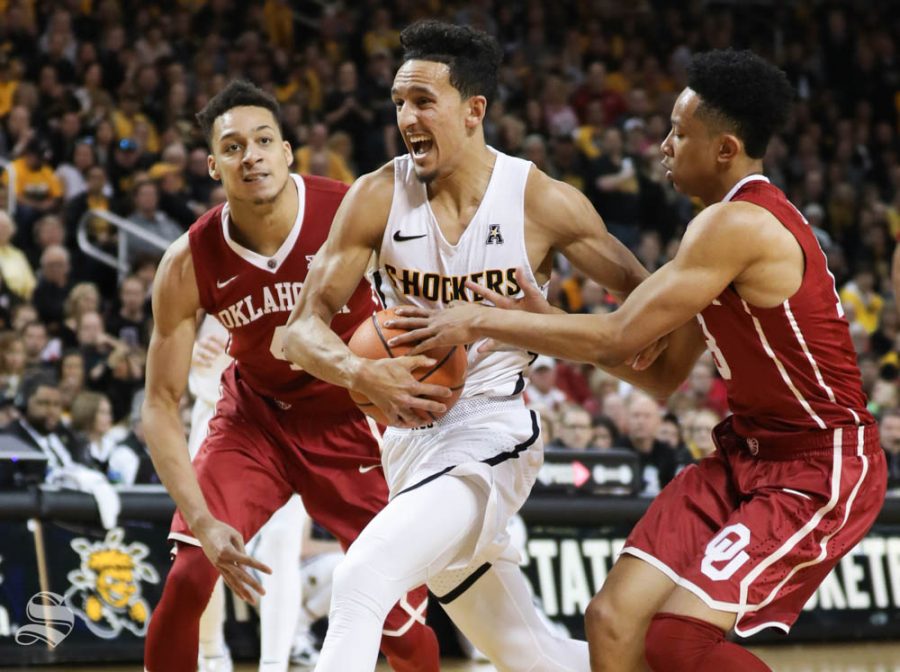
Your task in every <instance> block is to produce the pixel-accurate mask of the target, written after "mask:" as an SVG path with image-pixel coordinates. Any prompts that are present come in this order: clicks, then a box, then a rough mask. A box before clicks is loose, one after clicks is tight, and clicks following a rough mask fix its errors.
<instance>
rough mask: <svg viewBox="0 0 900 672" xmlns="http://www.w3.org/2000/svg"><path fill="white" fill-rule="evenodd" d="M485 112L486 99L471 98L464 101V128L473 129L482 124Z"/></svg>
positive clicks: (480, 97) (479, 97)
mask: <svg viewBox="0 0 900 672" xmlns="http://www.w3.org/2000/svg"><path fill="white" fill-rule="evenodd" d="M486 112H487V98H485V97H484V96H472V97H471V98H469V100H467V101H466V127H467V128H475V127H476V126H478V124H480V123H481V122H482V120H483V119H484V115H485V113H486Z"/></svg>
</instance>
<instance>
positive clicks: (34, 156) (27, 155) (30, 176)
mask: <svg viewBox="0 0 900 672" xmlns="http://www.w3.org/2000/svg"><path fill="white" fill-rule="evenodd" d="M48 153H49V149H48V148H47V146H46V145H45V144H44V143H43V142H42V141H41V140H39V139H37V138H33V139H31V140H29V141H28V144H27V145H25V151H24V152H23V154H22V156H21V157H20V158H18V159H16V160H15V161H13V162H12V166H13V170H14V172H15V175H16V183H15V190H16V200H17V202H18V205H19V207H20V208H21V209H22V211H21V212H19V213H17V217H18V219H19V223H20V224H23V225H24V223H25V221H27V222H30V221H32V220H33V219H35V218H36V217H38V216H40V215H42V214H45V213H47V212H52V211H55V210H56V209H57V208H58V206H59V204H60V201H61V199H62V195H63V188H62V182H60V180H59V178H58V177H57V176H56V173H54V172H53V168H51V167H50V165H49V164H48V163H47V156H48ZM0 180H2V181H3V184H8V183H9V182H8V180H9V173H8V172H4V173H3V176H2V177H0ZM23 219H24V220H25V221H23Z"/></svg>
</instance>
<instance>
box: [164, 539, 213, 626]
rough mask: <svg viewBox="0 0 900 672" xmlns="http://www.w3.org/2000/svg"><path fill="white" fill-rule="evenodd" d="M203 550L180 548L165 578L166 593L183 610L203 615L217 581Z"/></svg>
mask: <svg viewBox="0 0 900 672" xmlns="http://www.w3.org/2000/svg"><path fill="white" fill-rule="evenodd" d="M218 576H219V575H218V572H217V571H216V568H215V567H213V565H212V563H211V562H210V561H209V560H208V559H207V557H206V555H205V554H204V553H203V549H200V548H196V547H188V546H181V548H180V549H179V551H178V555H177V556H176V558H175V562H174V563H173V564H172V569H171V570H170V571H169V575H168V576H167V577H166V588H165V591H166V593H169V594H171V599H174V600H176V601H177V602H178V603H179V604H180V605H183V607H184V608H190V609H194V610H196V611H197V613H198V614H201V613H203V610H204V609H205V608H206V604H207V603H208V602H209V598H210V595H212V591H213V588H214V587H215V585H216V579H218Z"/></svg>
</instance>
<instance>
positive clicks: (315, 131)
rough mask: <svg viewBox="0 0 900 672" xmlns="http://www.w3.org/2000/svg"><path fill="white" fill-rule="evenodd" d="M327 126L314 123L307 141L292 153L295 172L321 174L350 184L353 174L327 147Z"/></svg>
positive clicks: (335, 153) (339, 157) (337, 155)
mask: <svg viewBox="0 0 900 672" xmlns="http://www.w3.org/2000/svg"><path fill="white" fill-rule="evenodd" d="M327 142H328V127H327V126H325V124H321V123H319V124H314V125H313V127H312V129H311V130H310V133H309V142H308V143H307V144H306V145H304V146H303V147H301V148H300V149H298V150H297V151H296V152H295V153H294V159H296V161H297V166H296V168H297V172H298V173H300V174H301V175H321V176H323V177H330V178H331V179H333V180H340V181H341V182H343V183H344V184H351V183H352V182H353V180H354V175H353V173H352V172H351V171H350V169H349V168H348V167H347V164H346V163H345V162H344V159H342V158H341V156H340V155H339V154H338V153H337V152H333V151H332V150H330V149H329V148H328V147H327V144H326V143H327Z"/></svg>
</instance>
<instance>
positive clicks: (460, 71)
mask: <svg viewBox="0 0 900 672" xmlns="http://www.w3.org/2000/svg"><path fill="white" fill-rule="evenodd" d="M400 44H401V45H402V46H403V62H404V63H405V62H406V61H410V60H422V61H436V62H438V63H446V64H447V65H448V66H449V67H450V83H451V84H452V85H453V87H454V88H455V89H456V90H457V91H459V94H460V95H461V96H462V97H463V98H469V97H470V96H484V97H485V98H487V100H488V102H490V101H491V100H493V99H494V96H495V95H496V92H497V76H498V71H499V70H500V62H501V61H502V60H503V50H502V49H501V48H500V45H499V44H498V43H497V40H495V39H494V38H493V37H491V36H490V35H488V34H487V33H483V32H481V31H478V30H474V29H472V28H469V27H468V26H456V25H454V24H452V23H446V22H444V21H437V20H434V19H425V20H423V21H417V22H416V23H413V24H411V25H409V26H407V27H406V28H404V29H403V32H401V33H400Z"/></svg>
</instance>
